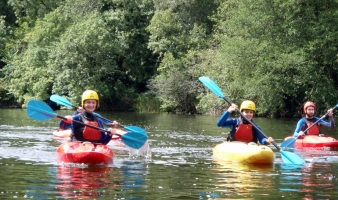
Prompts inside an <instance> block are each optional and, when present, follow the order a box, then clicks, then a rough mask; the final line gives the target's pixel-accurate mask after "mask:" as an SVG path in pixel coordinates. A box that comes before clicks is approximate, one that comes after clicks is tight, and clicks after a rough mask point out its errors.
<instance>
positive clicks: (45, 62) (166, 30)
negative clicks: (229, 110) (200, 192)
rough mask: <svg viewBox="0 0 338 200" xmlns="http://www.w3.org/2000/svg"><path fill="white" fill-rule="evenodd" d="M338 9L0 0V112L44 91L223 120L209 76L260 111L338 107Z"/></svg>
mask: <svg viewBox="0 0 338 200" xmlns="http://www.w3.org/2000/svg"><path fill="white" fill-rule="evenodd" d="M337 15H338V1H334V0H313V1H306V0H299V1H282V0H275V1H270V0H257V1H249V0H219V1H217V0H133V1H131V0H43V1H42V0H20V1H19V0H3V1H1V2H0V58H1V60H0V67H1V72H0V78H1V82H0V106H4V105H8V102H11V103H12V104H18V105H23V106H25V103H27V101H28V100H30V99H39V100H43V101H46V100H48V98H49V97H50V95H51V94H59V95H63V96H65V97H66V98H67V99H69V100H70V101H72V102H73V103H74V104H78V103H79V102H80V98H81V94H82V92H83V91H84V90H85V89H93V90H96V91H98V93H99V95H100V98H101V102H100V104H101V109H105V110H130V111H133V110H138V111H142V112H158V111H165V112H179V113H186V114H196V113H202V114H216V115H218V114H220V113H221V112H223V111H224V109H226V107H227V104H226V103H225V102H223V101H222V99H220V98H217V97H216V95H214V94H212V93H210V92H208V91H207V90H206V88H205V87H204V86H203V85H202V84H201V83H200V82H199V81H198V77H199V76H209V77H210V78H212V79H213V80H214V81H215V82H216V83H217V84H218V85H219V86H220V87H221V88H222V90H223V92H224V94H225V95H226V96H227V97H228V98H229V99H231V100H232V101H233V102H235V103H237V104H240V103H241V101H243V100H244V99H251V100H253V101H255V102H256V104H257V107H258V114H259V115H261V116H268V117H293V116H299V114H300V113H301V106H302V104H303V102H304V101H306V100H313V101H315V102H316V103H317V105H318V110H319V112H318V114H320V113H323V112H325V110H326V109H328V108H330V107H333V106H335V105H336V104H337V103H338V102H337V98H336V96H337V95H336V92H337V86H338V79H337V73H338V63H337V51H338V49H337V48H338V30H337V29H338V27H337V26H336V24H337V22H336V21H338V17H337Z"/></svg>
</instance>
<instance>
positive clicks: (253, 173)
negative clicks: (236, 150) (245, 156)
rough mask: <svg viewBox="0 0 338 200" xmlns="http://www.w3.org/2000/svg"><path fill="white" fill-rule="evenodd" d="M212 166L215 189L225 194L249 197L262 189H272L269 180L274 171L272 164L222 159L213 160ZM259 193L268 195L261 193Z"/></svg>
mask: <svg viewBox="0 0 338 200" xmlns="http://www.w3.org/2000/svg"><path fill="white" fill-rule="evenodd" d="M214 163H215V164H216V165H215V166H214V168H213V170H214V172H215V175H216V177H217V178H216V179H217V180H216V181H217V191H220V192H224V193H225V194H226V196H241V197H249V196H252V195H253V194H256V195H258V194H259V193H261V191H262V190H266V191H269V190H271V189H273V187H274V184H273V182H272V181H271V179H270V178H271V177H272V176H276V174H275V173H274V165H273V164H268V165H264V164H263V165H248V164H242V163H232V162H224V161H214ZM259 195H262V196H264V195H268V194H264V193H261V194H259Z"/></svg>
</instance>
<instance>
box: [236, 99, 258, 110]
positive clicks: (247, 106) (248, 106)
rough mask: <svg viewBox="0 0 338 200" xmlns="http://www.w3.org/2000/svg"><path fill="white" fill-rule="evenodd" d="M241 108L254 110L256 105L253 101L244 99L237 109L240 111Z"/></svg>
mask: <svg viewBox="0 0 338 200" xmlns="http://www.w3.org/2000/svg"><path fill="white" fill-rule="evenodd" d="M242 110H252V111H254V112H256V105H255V103H254V102H253V101H249V100H245V101H243V102H242V104H241V108H240V109H239V111H240V112H242Z"/></svg>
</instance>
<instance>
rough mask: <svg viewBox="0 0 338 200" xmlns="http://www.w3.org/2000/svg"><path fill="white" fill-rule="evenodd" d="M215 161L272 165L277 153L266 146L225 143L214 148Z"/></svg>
mask: <svg viewBox="0 0 338 200" xmlns="http://www.w3.org/2000/svg"><path fill="white" fill-rule="evenodd" d="M213 156H214V159H215V160H222V161H232V162H238V163H247V164H272V163H273V162H274V159H275V153H274V152H273V151H272V149H271V148H270V147H268V146H265V145H258V144H256V143H253V142H251V143H244V142H236V141H234V142H223V143H221V144H218V145H216V146H215V147H214V148H213Z"/></svg>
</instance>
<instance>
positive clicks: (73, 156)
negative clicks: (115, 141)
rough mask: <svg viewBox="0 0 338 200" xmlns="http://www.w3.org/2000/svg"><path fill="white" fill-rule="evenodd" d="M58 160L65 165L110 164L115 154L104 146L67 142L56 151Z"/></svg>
mask: <svg viewBox="0 0 338 200" xmlns="http://www.w3.org/2000/svg"><path fill="white" fill-rule="evenodd" d="M56 153H57V160H58V161H59V162H65V163H84V164H109V163H112V162H113V157H114V153H113V151H112V150H111V149H110V148H109V147H108V146H107V145H103V144H93V143H90V142H66V143H64V144H61V145H60V146H59V147H58V149H57V150H56Z"/></svg>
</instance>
